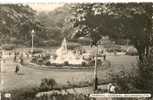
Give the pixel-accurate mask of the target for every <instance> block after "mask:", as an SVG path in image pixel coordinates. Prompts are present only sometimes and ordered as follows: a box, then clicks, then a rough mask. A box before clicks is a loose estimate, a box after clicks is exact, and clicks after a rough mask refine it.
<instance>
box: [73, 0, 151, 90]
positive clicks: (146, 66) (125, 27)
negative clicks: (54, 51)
mask: <svg viewBox="0 0 153 100" xmlns="http://www.w3.org/2000/svg"><path fill="white" fill-rule="evenodd" d="M152 5H153V4H152V3H128V4H121V3H118V4H112V3H108V4H102V3H101V4H98V3H93V4H74V5H72V7H71V8H72V11H73V12H74V13H73V14H72V18H71V20H70V22H72V23H73V27H74V28H75V29H76V30H75V31H74V33H73V34H72V38H78V37H82V36H83V37H86V36H87V37H90V39H91V40H92V45H97V43H98V41H99V40H100V39H101V37H102V36H104V35H108V36H109V37H111V38H114V39H118V38H127V39H130V41H131V42H132V44H133V45H134V46H135V47H136V49H137V51H138V54H139V64H140V65H138V66H139V72H138V73H139V75H138V77H135V78H134V79H133V80H134V81H136V82H137V83H133V84H136V86H139V89H142V87H143V88H144V89H143V90H145V89H146V90H151V91H152V90H153V88H152V85H151V84H152V82H153V80H150V79H152V72H153V70H152V65H153V62H152V61H150V60H152V59H153V58H151V57H150V56H152V54H151V50H152V49H151V47H152V46H153V33H152V16H153V15H152V14H153V9H152V7H153V6H152ZM118 78H119V77H118ZM118 78H116V80H118V81H117V82H118V83H119V84H120V85H121V87H122V88H123V91H126V92H127V90H126V89H128V86H126V85H127V84H126V83H128V81H127V80H129V79H132V77H125V78H123V79H118ZM126 79H127V80H126ZM138 84H141V85H138ZM147 85H148V86H147Z"/></svg>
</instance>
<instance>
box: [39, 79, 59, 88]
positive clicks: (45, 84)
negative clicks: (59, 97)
mask: <svg viewBox="0 0 153 100" xmlns="http://www.w3.org/2000/svg"><path fill="white" fill-rule="evenodd" d="M55 85H57V83H56V81H55V80H54V79H47V78H44V79H42V80H41V84H40V90H43V91H47V90H52V89H54V86H55Z"/></svg>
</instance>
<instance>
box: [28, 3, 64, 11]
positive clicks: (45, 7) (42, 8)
mask: <svg viewBox="0 0 153 100" xmlns="http://www.w3.org/2000/svg"><path fill="white" fill-rule="evenodd" d="M63 5H64V4H30V6H31V7H32V8H33V9H34V10H36V11H38V12H41V11H46V12H49V11H53V10H54V9H56V8H58V7H61V6H63Z"/></svg>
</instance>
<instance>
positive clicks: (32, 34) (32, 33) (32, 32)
mask: <svg viewBox="0 0 153 100" xmlns="http://www.w3.org/2000/svg"><path fill="white" fill-rule="evenodd" d="M34 32H35V31H34V29H33V30H32V31H31V37H32V41H31V42H32V47H31V52H32V53H33V40H34Z"/></svg>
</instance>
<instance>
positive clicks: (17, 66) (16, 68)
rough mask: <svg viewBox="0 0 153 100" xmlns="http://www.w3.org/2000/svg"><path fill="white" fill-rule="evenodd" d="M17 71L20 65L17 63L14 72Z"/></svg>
mask: <svg viewBox="0 0 153 100" xmlns="http://www.w3.org/2000/svg"><path fill="white" fill-rule="evenodd" d="M19 71H20V65H19V64H17V65H16V67H15V73H16V74H17V73H18V72H19Z"/></svg>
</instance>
